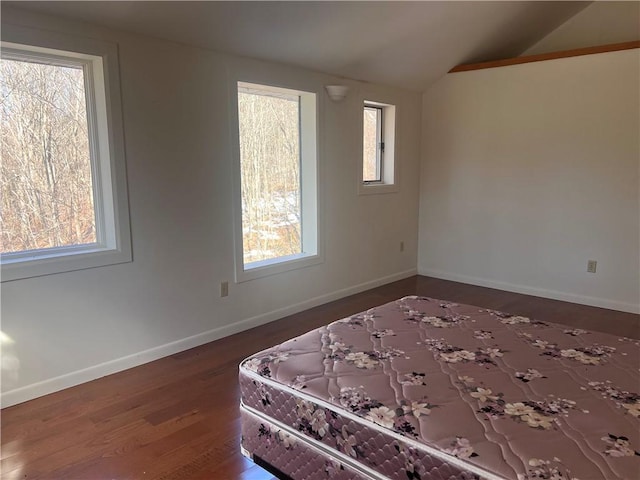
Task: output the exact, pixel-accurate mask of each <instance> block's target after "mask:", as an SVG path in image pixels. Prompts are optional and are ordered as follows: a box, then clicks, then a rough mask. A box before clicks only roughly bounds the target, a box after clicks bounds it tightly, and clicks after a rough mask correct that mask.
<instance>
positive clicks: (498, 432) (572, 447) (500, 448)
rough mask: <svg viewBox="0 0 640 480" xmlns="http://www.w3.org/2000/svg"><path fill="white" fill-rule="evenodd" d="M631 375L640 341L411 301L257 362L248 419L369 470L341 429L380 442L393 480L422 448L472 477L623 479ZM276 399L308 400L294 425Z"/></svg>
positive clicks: (630, 461) (631, 464)
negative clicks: (269, 420)
mask: <svg viewBox="0 0 640 480" xmlns="http://www.w3.org/2000/svg"><path fill="white" fill-rule="evenodd" d="M639 365H640V342H638V341H637V340H633V339H629V338H624V337H615V336H611V335H606V334H602V333H597V332H592V331H587V330H583V329H570V328H567V327H565V326H561V325H556V324H550V323H546V322H541V321H537V320H535V319H530V318H528V317H524V316H519V315H511V314H508V313H504V312H499V311H494V310H487V309H482V308H478V307H473V306H468V305H460V304H456V303H453V302H448V301H442V300H436V299H431V298H426V297H417V296H409V297H405V298H402V299H399V300H397V301H395V302H391V303H388V304H386V305H382V306H380V307H376V308H374V309H371V310H369V311H367V312H363V313H361V314H357V315H353V316H351V317H348V318H345V319H343V320H339V321H337V322H334V323H332V324H330V325H327V326H326V327H323V328H320V329H318V330H314V331H311V332H309V333H307V334H305V335H303V336H301V337H298V338H295V339H292V340H289V341H287V342H285V343H283V344H281V345H279V346H276V347H273V348H271V349H269V350H266V351H263V352H260V353H258V354H256V355H254V356H252V357H251V358H249V359H247V360H245V361H244V362H243V363H242V365H241V375H242V372H243V371H244V372H251V373H249V375H251V378H252V380H251V381H250V382H248V381H244V382H241V385H242V389H243V392H242V395H243V400H245V399H249V398H259V399H260V400H259V401H258V400H257V401H255V402H254V404H253V405H251V406H252V407H253V408H255V409H256V410H261V411H264V412H265V413H266V414H267V415H271V416H273V418H276V419H277V420H278V421H280V422H282V423H286V422H287V421H288V422H289V423H288V424H289V425H290V427H291V428H292V429H293V430H295V431H297V432H299V433H300V434H301V435H302V436H303V437H305V436H306V437H309V438H313V439H314V440H316V441H320V442H322V443H324V444H326V445H328V446H330V447H331V448H333V449H335V450H336V451H339V452H342V453H344V454H345V455H347V456H348V457H351V458H353V459H354V461H358V462H361V463H362V464H364V465H367V466H368V467H370V468H377V466H378V465H380V464H384V462H381V461H380V459H379V458H371V457H372V456H373V453H372V451H367V449H368V448H369V447H368V446H367V445H368V444H367V442H366V441H363V439H362V438H361V437H356V436H355V435H354V433H355V431H354V427H353V420H347V419H345V418H342V417H344V416H345V415H347V414H348V415H349V416H350V418H352V417H354V416H355V418H357V419H359V420H358V424H359V425H360V424H361V425H362V426H366V425H373V426H375V427H372V428H371V430H372V431H373V430H375V431H382V432H389V445H390V446H392V447H393V448H391V449H390V450H389V452H391V453H392V454H393V455H400V456H401V457H402V462H401V464H398V465H396V467H394V468H395V469H396V470H397V472H396V473H397V475H395V474H393V475H392V474H389V477H390V478H400V479H404V478H409V479H414V478H416V479H420V478H424V476H423V475H424V474H425V471H426V470H425V466H424V465H422V464H421V460H420V459H421V456H422V455H423V454H424V452H423V451H421V449H420V448H418V446H419V445H423V446H424V448H425V450H429V449H437V451H439V452H442V453H443V454H444V455H445V456H449V458H457V459H461V460H463V462H465V465H468V466H469V470H470V471H472V472H475V473H474V475H477V476H478V477H483V476H487V477H492V478H496V477H498V478H504V479H518V480H528V479H542V478H547V479H574V480H585V479H596V478H597V479H631V478H640V477H639V476H638V474H639V472H640V453H639V451H640V434H639V433H638V432H639V431H640V395H638V388H639V386H640V375H639V371H638V367H639ZM261 379H263V382H261ZM277 385H282V387H283V388H284V389H286V391H287V392H291V391H292V390H296V391H300V392H304V395H303V396H304V398H296V399H293V398H292V400H291V401H292V402H294V403H292V405H291V408H290V409H289V411H290V416H291V418H292V419H291V420H287V418H286V415H284V414H282V415H283V417H282V418H277V416H278V413H276V411H277V410H278V409H277V405H273V397H274V396H276V395H277V394H278V393H277V392H276V390H277V389H278V387H277ZM250 390H251V392H250ZM278 395H279V394H278ZM247 401H249V400H247ZM293 405H295V407H294V406H293ZM358 432H361V428H360V427H358ZM278 435H279V436H278V437H275V436H274V437H273V439H274V441H275V442H279V443H281V444H282V445H284V448H287V449H288V448H293V445H294V444H295V442H294V441H293V440H292V439H290V438H289V437H288V436H286V435H285V434H284V433H283V434H280V433H279V434H278ZM358 435H361V433H359V434H358ZM403 438H404V439H410V440H407V441H406V442H403V441H402V439H403ZM458 464H459V463H458ZM383 473H385V474H387V473H386V472H383ZM485 474H486V475H485Z"/></svg>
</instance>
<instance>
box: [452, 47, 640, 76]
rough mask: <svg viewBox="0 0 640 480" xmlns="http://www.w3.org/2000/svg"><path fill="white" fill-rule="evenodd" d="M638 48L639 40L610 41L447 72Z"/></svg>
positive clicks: (458, 68)
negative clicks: (604, 43) (608, 42)
mask: <svg viewBox="0 0 640 480" xmlns="http://www.w3.org/2000/svg"><path fill="white" fill-rule="evenodd" d="M633 48H640V40H635V41H633V42H623V43H611V44H608V45H599V46H596V47H584V48H574V49H572V50H561V51H559V52H550V53H540V54H537V55H526V56H522V57H515V58H505V59H503V60H492V61H489V62H480V63H468V64H463V65H458V66H456V67H453V68H452V69H451V70H449V72H448V73H457V72H468V71H471V70H482V69H485V68H497V67H506V66H509V65H520V64H523V63H531V62H543V61H545V60H556V59H559V58H567V57H578V56H581V55H593V54H595V53H606V52H616V51H619V50H630V49H633Z"/></svg>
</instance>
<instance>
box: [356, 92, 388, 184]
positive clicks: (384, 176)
mask: <svg viewBox="0 0 640 480" xmlns="http://www.w3.org/2000/svg"><path fill="white" fill-rule="evenodd" d="M394 157H395V106H393V105H387V104H383V103H378V102H371V101H365V102H364V109H363V119H362V177H361V180H362V181H361V184H362V188H361V189H360V193H376V192H384V191H395V188H394V185H395V158H394Z"/></svg>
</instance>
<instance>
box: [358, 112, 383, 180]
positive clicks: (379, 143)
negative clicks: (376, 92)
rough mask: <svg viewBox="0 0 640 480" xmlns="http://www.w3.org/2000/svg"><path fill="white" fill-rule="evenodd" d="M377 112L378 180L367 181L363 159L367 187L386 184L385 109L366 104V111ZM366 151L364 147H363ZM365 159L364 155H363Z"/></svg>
mask: <svg viewBox="0 0 640 480" xmlns="http://www.w3.org/2000/svg"><path fill="white" fill-rule="evenodd" d="M367 109H368V110H375V111H376V179H375V180H366V179H365V178H364V158H363V175H362V176H363V178H362V183H364V184H365V185H374V184H382V183H383V182H384V149H385V143H384V108H383V107H381V106H379V105H375V104H372V103H370V102H365V103H364V109H363V111H364V110H367ZM363 136H364V124H363ZM363 149H364V145H363ZM363 157H364V155H363Z"/></svg>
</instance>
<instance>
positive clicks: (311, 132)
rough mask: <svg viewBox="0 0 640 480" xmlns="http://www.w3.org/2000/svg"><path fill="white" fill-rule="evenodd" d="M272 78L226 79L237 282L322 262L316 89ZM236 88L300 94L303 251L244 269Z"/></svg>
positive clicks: (257, 263)
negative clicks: (290, 84)
mask: <svg viewBox="0 0 640 480" xmlns="http://www.w3.org/2000/svg"><path fill="white" fill-rule="evenodd" d="M275 83H276V82H274V81H273V80H272V79H263V78H255V76H252V75H246V74H245V75H237V76H234V75H230V76H229V101H230V105H229V116H230V120H229V123H230V125H231V129H230V131H231V145H232V152H233V177H234V181H233V186H234V188H233V225H234V228H233V232H234V235H233V237H234V264H235V280H236V282H238V283H241V282H246V281H250V280H255V279H258V278H262V277H266V276H269V275H275V274H279V273H284V272H288V271H291V270H297V269H300V268H305V267H309V266H312V265H317V264H319V263H322V262H323V261H324V255H323V250H322V242H321V236H320V201H319V184H318V178H319V174H318V164H319V161H318V159H319V126H318V125H319V120H318V119H319V118H320V115H319V113H320V105H319V100H318V99H319V94H318V90H317V89H316V88H307V87H302V88H301V87H294V86H289V85H287V84H286V83H284V82H277V84H275ZM238 86H244V87H250V88H252V89H256V90H260V89H263V90H265V91H269V92H274V91H276V92H277V91H278V89H281V90H282V91H283V93H285V94H287V93H292V92H294V93H297V94H299V95H300V155H301V158H302V160H301V165H300V189H301V206H302V219H301V233H302V248H303V250H304V251H303V252H302V253H300V254H295V255H288V256H285V257H278V258H274V259H268V260H263V261H258V262H252V263H251V265H250V267H249V268H246V267H245V264H244V256H243V241H242V240H243V236H242V194H241V191H242V185H241V182H242V175H241V163H240V132H239V122H238Z"/></svg>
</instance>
